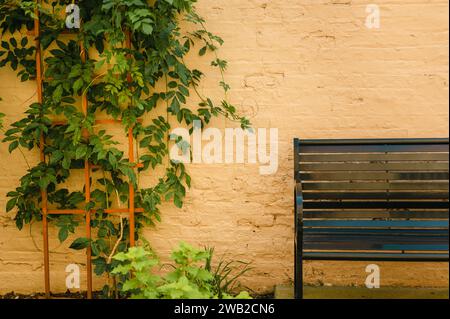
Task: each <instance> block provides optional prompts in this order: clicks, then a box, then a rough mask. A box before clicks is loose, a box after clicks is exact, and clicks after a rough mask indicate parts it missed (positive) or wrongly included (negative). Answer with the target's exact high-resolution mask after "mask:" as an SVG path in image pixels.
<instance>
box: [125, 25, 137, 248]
mask: <svg viewBox="0 0 450 319" xmlns="http://www.w3.org/2000/svg"><path fill="white" fill-rule="evenodd" d="M125 47H126V48H127V49H131V32H130V31H127V32H126V40H125ZM131 58H132V57H131V54H128V59H131ZM127 80H128V83H131V82H133V79H132V78H131V74H130V73H128V78H127ZM130 107H131V104H130ZM128 159H129V161H130V163H134V139H133V128H132V127H130V128H128ZM129 191H130V192H129V206H128V208H129V210H130V216H129V224H130V246H131V247H133V246H134V245H135V236H134V232H135V220H134V185H133V183H131V181H130V185H129Z"/></svg>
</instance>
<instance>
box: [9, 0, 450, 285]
mask: <svg viewBox="0 0 450 319" xmlns="http://www.w3.org/2000/svg"><path fill="white" fill-rule="evenodd" d="M373 2H375V3H377V4H379V5H380V7H381V14H382V15H381V29H379V30H369V29H367V28H366V27H365V26H364V22H365V16H366V13H365V9H366V5H367V4H369V3H373ZM198 8H199V11H200V13H201V14H202V15H203V16H205V17H206V18H207V20H208V27H209V29H211V31H213V32H216V33H218V34H219V35H221V36H222V37H223V38H224V39H225V40H226V44H225V46H224V48H223V50H222V51H221V56H223V57H224V58H226V59H227V60H228V61H229V62H230V68H229V71H228V73H227V79H228V81H229V82H230V84H231V86H232V88H233V90H232V93H231V100H232V102H233V103H234V104H236V105H238V106H239V107H240V109H241V112H244V113H245V114H247V115H249V116H251V117H252V123H253V124H254V126H255V127H266V128H270V127H273V128H279V135H280V156H279V163H280V167H279V170H278V173H277V174H275V175H273V176H260V175H259V172H258V166H256V165H239V164H235V165H191V166H190V167H189V169H190V172H191V173H192V176H193V188H192V190H191V191H190V192H189V194H188V198H187V205H186V206H185V207H184V208H183V209H181V210H178V209H175V208H173V207H171V206H167V207H165V208H164V210H163V211H164V214H163V222H162V223H161V224H159V225H157V226H156V227H155V228H153V229H152V228H149V229H147V230H146V231H145V237H146V238H147V239H148V240H149V241H150V243H151V244H152V245H153V247H154V248H155V249H156V250H157V251H158V252H159V253H160V255H161V256H165V257H167V256H168V255H169V250H170V249H171V247H174V246H175V245H176V244H177V243H178V242H179V241H180V240H185V241H188V242H192V243H197V244H200V245H211V246H215V247H216V250H217V252H218V254H219V255H222V254H226V255H227V256H229V257H234V258H237V259H243V260H247V261H251V262H252V266H253V267H254V270H253V272H252V273H251V275H250V276H248V278H247V279H246V280H245V283H246V284H248V285H249V286H250V287H251V288H253V289H255V290H256V291H259V292H267V291H270V290H272V289H273V286H274V285H275V284H278V283H288V282H290V281H292V278H293V199H292V192H293V171H292V170H293V169H292V168H293V155H292V145H291V144H292V139H293V138H294V137H300V138H381V137H398V138H406V137H417V138H418V137H448V134H449V127H448V65H449V63H448V22H449V21H448V2H447V1H445V0H433V1H429V0H409V1H405V0H378V1H364V0H314V1H311V0H289V1H285V0H271V1H269V0H199V4H198ZM190 63H192V64H195V65H196V66H197V65H198V64H199V63H200V62H197V60H191V61H190ZM0 79H1V81H0V96H2V97H3V99H4V101H3V102H0V103H1V109H2V110H4V112H5V113H7V114H8V121H13V120H15V119H18V118H19V117H20V116H21V113H22V112H23V110H24V109H25V107H26V105H27V103H28V102H29V101H28V102H27V100H28V99H33V98H34V97H33V92H34V89H35V87H34V84H33V83H25V84H23V83H20V82H19V81H18V80H17V79H16V77H15V75H14V74H13V73H12V72H11V71H8V70H6V69H3V70H1V71H0ZM217 81H218V77H217V75H215V74H209V80H208V81H206V82H205V84H204V87H203V88H202V89H203V91H204V92H205V93H208V94H210V95H216V96H219V95H218V91H217V89H216V82H217ZM214 125H215V126H218V127H220V128H224V127H230V126H232V124H231V123H225V122H224V121H222V120H220V121H215V122H214ZM29 158H30V160H31V158H34V159H35V160H37V156H36V154H30V155H29ZM25 170H26V165H25V164H24V162H23V160H22V159H21V157H20V155H19V154H18V153H15V154H14V155H12V156H10V155H9V154H8V152H7V146H6V145H1V146H0V293H4V292H8V291H12V290H14V291H16V292H32V291H42V290H43V278H42V271H43V267H42V253H41V252H40V249H41V247H42V240H41V228H40V225H39V224H35V225H33V227H32V228H31V230H30V228H29V227H26V228H25V229H24V231H18V230H17V229H16V228H15V226H14V225H13V222H12V221H11V215H10V214H5V213H4V207H5V204H6V197H5V195H6V193H7V192H8V191H9V190H11V189H12V188H13V187H14V186H15V185H17V183H18V179H19V178H20V176H22V175H23V174H24V172H25ZM52 235H53V238H55V239H56V238H57V237H56V233H55V232H54V231H52ZM50 246H51V250H52V252H53V253H52V256H51V261H52V263H51V269H52V287H53V290H55V291H56V290H65V286H64V268H65V266H66V265H67V264H68V263H70V262H80V263H83V259H84V258H83V255H82V254H72V253H70V254H68V253H67V252H68V250H67V249H66V245H64V246H59V244H58V243H57V241H56V240H52V242H51V245H50ZM364 270H365V264H364V263H329V262H327V263H325V262H314V263H308V265H307V267H306V277H307V280H308V281H309V282H310V283H316V284H320V283H321V282H322V283H324V284H345V285H362V284H363V283H364V278H365V271H364ZM448 280H449V277H448V265H445V264H427V265H417V264H395V263H394V264H392V263H389V264H383V265H382V284H385V285H401V286H448Z"/></svg>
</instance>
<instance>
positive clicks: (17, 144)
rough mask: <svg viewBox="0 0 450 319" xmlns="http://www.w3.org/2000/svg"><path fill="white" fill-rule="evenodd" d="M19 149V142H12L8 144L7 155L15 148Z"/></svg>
mask: <svg viewBox="0 0 450 319" xmlns="http://www.w3.org/2000/svg"><path fill="white" fill-rule="evenodd" d="M18 147H19V141H14V142H12V143H11V144H9V148H8V150H9V153H12V152H13V151H14V150H15V149H16V148H18Z"/></svg>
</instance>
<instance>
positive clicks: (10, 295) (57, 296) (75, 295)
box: [0, 291, 274, 299]
mask: <svg viewBox="0 0 450 319" xmlns="http://www.w3.org/2000/svg"><path fill="white" fill-rule="evenodd" d="M93 295H94V299H99V295H100V292H94V293H93ZM51 298H52V299H86V294H84V293H79V292H78V293H71V292H70V291H67V292H65V293H62V294H52V295H51ZM254 298H255V299H273V298H274V294H267V295H258V296H254ZM0 299H45V294H44V293H35V294H30V295H23V294H16V293H15V292H14V291H12V292H10V293H7V294H6V295H3V296H2V295H0Z"/></svg>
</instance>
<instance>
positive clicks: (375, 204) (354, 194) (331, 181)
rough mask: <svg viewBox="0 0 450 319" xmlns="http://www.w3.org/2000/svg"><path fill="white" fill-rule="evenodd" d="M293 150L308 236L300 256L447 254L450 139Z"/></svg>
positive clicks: (301, 143)
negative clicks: (304, 253) (335, 252)
mask: <svg viewBox="0 0 450 319" xmlns="http://www.w3.org/2000/svg"><path fill="white" fill-rule="evenodd" d="M294 145H295V179H296V182H297V187H298V190H297V192H298V194H297V195H298V197H297V205H298V210H299V212H298V213H299V214H300V217H299V218H300V219H301V223H302V227H303V228H304V229H307V230H309V234H310V236H313V237H310V238H309V239H308V240H307V241H306V246H305V249H311V250H327V251H328V250H333V249H336V250H339V249H344V250H364V251H365V250H401V251H405V250H414V251H416V250H417V251H437V250H447V251H448V219H449V208H448V204H449V140H448V139H386V140H380V139H376V140H298V139H296V140H295V144H294ZM392 230H395V232H392ZM430 231H432V232H430ZM421 232H422V233H423V236H416V235H417V234H419V235H420V234H422V233H421ZM323 233H328V234H332V235H330V236H329V238H331V239H326V238H325V239H324V237H323V236H322V237H321V236H320V235H321V234H323ZM339 233H341V234H342V236H341V237H339V236H337V235H339ZM352 234H353V235H354V236H353V237H352ZM377 234H378V235H380V234H384V235H383V236H384V237H382V236H377ZM408 234H409V235H414V236H409V237H408ZM368 235H371V236H368ZM314 236H316V237H314ZM355 236H356V237H355ZM357 236H361V237H360V240H357V238H358V237H357ZM389 236H391V237H389ZM350 237H351V238H353V239H355V240H352V241H348V240H346V238H350ZM314 238H317V240H314ZM339 238H341V239H339ZM383 238H386V241H385V242H383V241H384V239H383ZM399 238H400V239H402V240H398V239H399ZM414 238H416V239H414ZM371 239H372V242H371V241H370V240H371ZM445 240H446V241H447V242H445ZM380 241H381V242H380ZM424 242H428V243H429V244H428V245H426V244H425V245H423V244H424ZM397 243H398V244H397Z"/></svg>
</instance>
